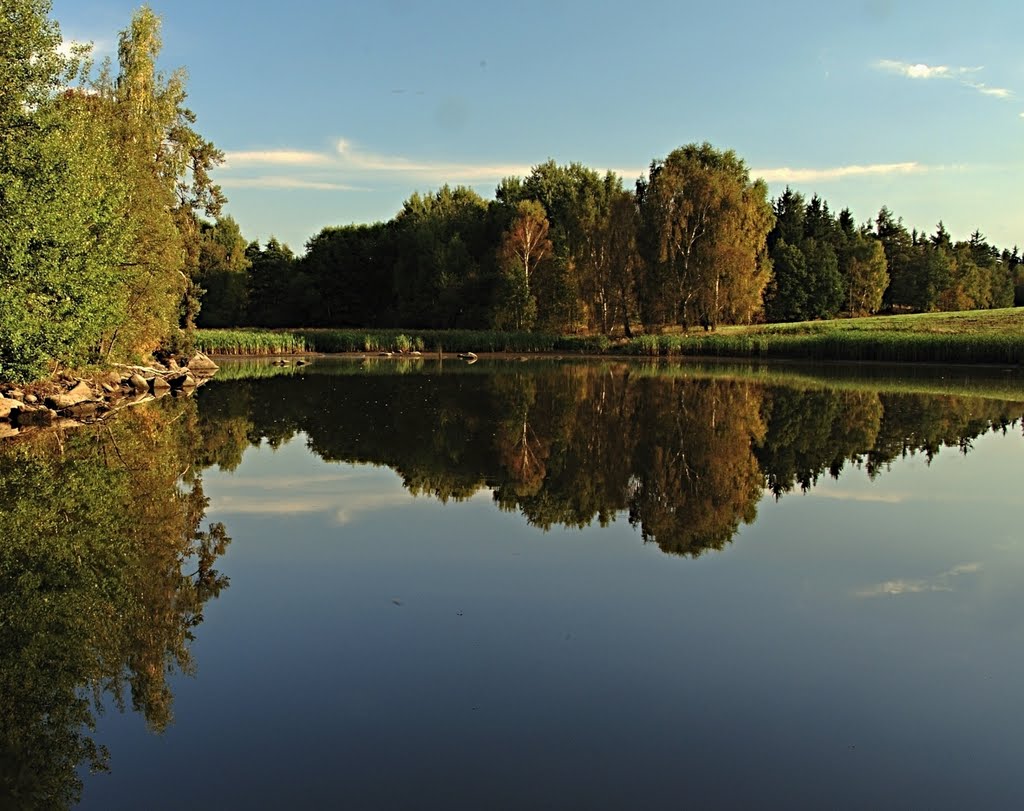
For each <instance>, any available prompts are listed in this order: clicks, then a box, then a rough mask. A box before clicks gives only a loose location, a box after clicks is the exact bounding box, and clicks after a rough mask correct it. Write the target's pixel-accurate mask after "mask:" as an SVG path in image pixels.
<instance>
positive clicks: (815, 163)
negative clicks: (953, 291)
mask: <svg viewBox="0 0 1024 811" xmlns="http://www.w3.org/2000/svg"><path fill="white" fill-rule="evenodd" d="M137 7H138V4H137V3H133V2H128V0H54V2H53V16H54V17H55V19H57V20H58V22H60V24H61V29H62V32H63V33H64V36H65V37H66V38H68V39H76V40H91V41H93V42H94V43H95V45H96V48H97V51H98V53H99V55H100V56H103V55H110V54H115V53H116V42H117V33H118V31H119V30H121V29H122V28H124V27H125V26H126V25H127V23H128V21H129V19H130V17H131V13H132V11H133V10H134V9H135V8H137ZM151 7H152V8H153V9H154V10H155V11H156V12H157V13H158V14H159V15H160V16H161V18H162V19H163V22H164V30H163V35H164V50H163V54H162V58H161V66H162V67H163V68H164V69H166V70H171V69H173V68H176V67H185V68H186V69H187V70H188V74H189V81H188V89H189V104H190V106H191V107H192V109H193V110H194V111H195V112H196V114H197V115H198V123H197V127H198V129H199V131H200V132H201V133H203V135H205V136H206V137H208V138H210V139H211V140H213V141H214V143H216V144H217V146H219V147H220V148H221V149H223V150H224V151H225V152H226V153H227V157H228V160H227V163H226V165H225V166H224V167H222V168H220V169H219V170H218V171H217V173H216V180H217V181H218V182H220V183H221V184H222V185H223V187H224V189H225V191H226V193H227V194H228V197H229V199H230V203H229V205H228V209H227V211H228V213H230V214H232V215H233V216H234V217H235V219H236V220H238V222H239V224H240V225H241V227H242V231H243V233H244V234H245V236H246V237H247V238H248V239H256V238H258V239H260V240H266V239H267V238H268V237H269V236H271V235H276V236H277V237H278V238H280V239H282V240H284V241H286V242H288V243H289V244H290V245H291V246H292V248H293V249H295V250H296V251H297V252H300V253H301V251H302V248H303V245H304V244H305V242H306V240H307V239H308V238H309V237H311V236H312V235H313V234H315V233H316V232H318V231H319V230H320V229H321V228H323V227H324V226H327V225H341V224H347V223H353V222H373V221H377V220H384V219H388V218H390V217H391V216H393V215H394V214H395V212H396V211H398V209H399V208H400V207H401V204H402V201H403V200H405V199H406V198H407V197H408V196H409V194H410V193H411V192H413V191H414V190H419V191H428V190H430V189H436V188H437V187H438V186H440V185H441V184H443V183H445V182H448V183H452V184H456V183H462V184H466V185H472V186H473V187H474V188H476V189H477V190H478V191H479V192H480V193H481V194H483V195H484V196H486V197H490V196H492V195H493V191H494V187H495V185H496V184H497V182H498V180H500V178H501V177H502V176H504V175H508V174H525V173H526V172H528V171H529V169H530V167H531V166H533V165H536V164H538V163H540V162H542V161H544V160H547V159H548V158H554V159H555V160H556V161H558V162H560V163H562V162H570V161H579V162H581V163H584V164H586V165H588V166H591V167H593V168H595V169H602V170H603V169H614V170H617V171H619V172H620V174H622V175H623V177H624V180H625V182H626V184H627V185H632V183H633V182H634V181H635V179H636V177H637V175H638V174H639V173H640V172H642V171H643V170H644V168H645V167H646V166H647V165H648V164H649V163H650V161H651V160H652V159H653V158H661V157H664V156H665V155H666V154H667V153H668V152H670V151H671V150H672V149H674V148H675V147H677V146H681V145H683V144H686V143H690V142H693V141H705V140H706V141H710V142H711V143H712V144H714V145H715V146H716V147H719V148H723V149H724V148H729V149H734V150H736V152H737V153H738V154H739V155H740V156H741V157H742V158H743V159H744V160H745V161H746V163H747V165H748V166H749V167H750V168H751V171H752V174H753V175H757V176H762V177H764V178H765V179H766V180H768V181H769V187H770V189H771V192H772V194H773V195H775V194H778V193H779V192H780V191H781V190H782V189H783V188H784V187H785V185H786V184H787V183H789V185H791V186H793V187H794V188H796V189H798V190H800V191H802V192H804V193H805V194H807V195H808V196H809V195H810V194H811V193H814V192H817V193H818V194H820V195H821V196H823V197H824V198H825V199H826V200H828V201H829V203H830V204H831V205H832V206H833V208H835V209H837V210H838V209H840V208H842V207H844V206H848V207H849V208H850V209H851V210H852V211H853V213H854V215H855V217H856V218H857V220H858V221H864V220H866V219H869V218H872V217H873V216H874V215H875V213H876V212H877V211H878V208H879V207H880V206H881V205H882V204H883V203H884V204H887V205H888V206H889V207H890V208H891V209H893V211H894V212H895V213H896V214H897V215H899V216H901V217H902V218H903V219H904V221H905V222H906V224H907V225H908V227H916V228H920V229H925V230H928V231H931V230H933V229H934V226H935V224H936V223H937V222H938V220H940V219H942V220H943V221H944V222H945V224H946V226H947V228H948V229H949V231H950V232H951V233H952V234H953V236H954V238H957V239H959V238H966V237H967V236H968V235H969V233H970V232H971V231H973V230H974V229H975V228H979V229H981V231H982V232H983V233H984V234H985V235H986V236H987V237H989V239H990V240H991V241H993V242H995V243H996V244H998V245H999V246H1000V247H1011V246H1013V245H1014V244H1020V245H1021V246H1024V202H1022V199H1024V197H1022V194H1021V187H1020V184H1021V179H1022V177H1024V48H1022V46H1021V42H1022V37H1024V3H1021V2H1019V0H975V2H972V3H963V2H956V3H953V2H927V3H926V2H906V1H904V2H897V0H846V1H845V2H842V3H830V2H825V0H818V2H813V3H810V2H776V3H753V2H737V1H736V0H719V1H718V2H715V3H700V4H697V3H686V2H679V1H678V0H676V2H662V1H661V0H632V2H629V3H626V2H620V3H601V2H582V0H562V2H558V0H548V2H535V0H520V1H519V2H501V3H496V2H488V1H487V0H476V1H475V2H470V1H468V0H434V2H430V3H427V2H413V1H412V0H376V1H375V2H370V1H367V2H355V1H354V0H350V1H349V2H328V0H290V2H265V1H264V0H244V1H243V0H216V2H211V1H210V0H202V2H200V0H153V2H152V3H151Z"/></svg>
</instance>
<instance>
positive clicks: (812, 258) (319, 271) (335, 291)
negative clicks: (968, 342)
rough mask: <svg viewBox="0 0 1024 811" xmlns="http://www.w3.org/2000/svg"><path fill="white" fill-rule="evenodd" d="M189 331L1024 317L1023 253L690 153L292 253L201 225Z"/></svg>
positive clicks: (701, 152) (320, 238)
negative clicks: (201, 293)
mask: <svg viewBox="0 0 1024 811" xmlns="http://www.w3.org/2000/svg"><path fill="white" fill-rule="evenodd" d="M203 233H204V237H205V240H206V243H205V244H206V245H207V246H208V249H207V250H206V252H205V253H204V254H203V257H202V259H201V263H200V273H199V284H200V285H201V286H202V287H203V288H204V289H205V290H206V294H205V297H204V299H203V310H202V311H201V312H200V315H199V319H198V323H199V324H200V325H201V326H206V327H227V326H242V325H248V326H260V327H284V326H299V325H301V326H313V327H316V326H321V327H407V328H416V329H429V328H434V329H453V328H464V329H498V330H529V329H537V330H543V331H548V332H560V333H571V332H581V331H588V332H599V333H602V334H623V335H626V336H631V335H632V334H633V331H634V330H635V329H636V328H637V327H638V326H639V327H642V328H643V329H644V330H645V331H648V332H651V331H658V330H661V329H664V328H665V327H669V326H682V327H683V328H688V327H704V328H708V329H713V328H714V327H716V326H717V325H718V324H737V323H750V322H756V321H769V322H776V321H799V320H808V319H817V318H832V317H835V316H837V315H844V314H845V315H850V316H860V315H868V314H872V313H876V312H883V311H889V312H927V311H934V310H962V309H976V308H995V307H1009V306H1013V305H1014V303H1015V302H1016V303H1017V304H1021V303H1024V266H1022V257H1021V255H1020V253H1019V252H1018V249H1017V248H1016V247H1014V248H1013V249H1012V250H1006V249H1003V250H1000V249H999V248H997V247H996V246H994V245H992V244H990V243H989V242H988V240H987V239H986V238H985V237H984V236H983V235H982V234H981V233H980V232H979V231H975V232H974V233H973V234H972V235H971V236H970V239H969V240H966V241H959V242H954V241H953V240H952V237H951V236H950V234H949V233H948V232H947V231H946V229H945V227H944V225H943V224H942V223H941V222H940V223H939V224H938V226H937V227H936V230H935V233H934V234H932V235H928V234H925V233H924V232H919V231H917V230H912V231H911V230H908V228H907V227H906V226H905V225H904V224H903V221H902V220H901V219H899V218H898V217H896V215H894V214H893V213H892V211H890V210H889V209H888V208H887V207H883V208H882V209H881V211H879V213H878V215H877V217H876V218H875V219H874V220H873V221H871V222H866V223H863V224H860V225H858V224H857V223H856V222H855V220H854V217H853V215H852V214H851V212H850V211H849V209H843V210H841V211H840V212H839V213H838V214H836V213H834V212H833V210H832V209H831V208H830V206H829V204H828V202H827V201H825V200H824V199H822V198H821V197H819V196H817V195H815V196H812V197H811V198H810V199H809V200H808V199H807V198H805V197H804V195H802V194H801V193H799V192H797V191H794V190H792V189H790V188H787V189H786V190H785V191H784V192H783V193H782V194H781V195H780V196H779V197H778V198H776V199H774V200H769V198H768V193H767V187H766V186H765V184H764V182H763V181H760V180H753V179H751V177H750V174H749V171H748V169H747V167H746V165H745V163H744V162H743V161H742V160H741V159H740V158H739V157H737V156H736V154H735V153H733V152H731V151H721V150H717V149H715V148H714V147H712V146H711V145H710V144H706V143H705V144H691V145H688V146H684V147H681V148H680V149H677V150H675V151H673V152H672V153H671V154H669V155H668V156H667V157H666V158H664V159H662V160H655V161H653V162H652V163H651V165H650V168H649V170H648V172H647V173H646V175H645V176H644V177H642V178H640V180H639V181H638V182H637V183H636V187H635V189H628V188H626V187H625V186H624V185H623V182H622V179H621V178H619V177H618V176H617V175H615V174H614V173H610V172H608V173H604V174H602V173H599V172H597V171H595V170H593V169H590V168H587V167H585V166H583V165H582V164H579V163H571V164H568V165H559V164H556V163H555V162H554V161H550V160H549V161H547V162H545V163H542V164H540V165H538V166H536V167H534V168H533V170H532V171H531V172H530V174H529V175H528V176H526V177H509V178H506V179H504V180H503V181H501V183H500V184H499V185H498V187H497V189H496V191H495V195H494V199H492V200H485V199H484V198H483V197H481V196H480V195H479V194H478V193H477V192H475V191H474V190H472V189H470V188H467V187H464V186H455V187H452V186H447V185H445V186H442V187H441V188H440V189H439V190H437V191H435V192H431V193H427V194H420V193H418V192H417V193H414V194H412V195H411V196H410V197H409V199H408V200H406V201H405V203H404V204H403V206H402V209H401V211H399V212H398V214H397V215H396V216H395V217H394V218H393V219H391V220H389V221H388V222H382V223H375V224H372V225H348V226H340V227H329V228H325V229H323V230H322V231H321V232H320V233H318V234H316V235H315V236H313V237H312V238H311V239H310V240H309V241H308V242H307V244H306V249H305V253H304V255H302V256H301V257H300V256H296V255H295V254H294V253H293V252H292V251H291V249H290V248H289V247H288V246H287V245H283V244H281V243H280V242H279V241H278V240H276V239H273V238H272V239H270V240H269V241H268V242H266V243H265V244H264V245H262V246H261V245H260V244H259V243H256V242H253V243H249V244H246V242H245V240H244V238H243V237H242V234H241V232H240V230H239V228H238V225H237V224H236V223H235V222H234V221H233V220H231V219H230V218H224V219H220V220H218V221H216V222H215V223H211V224H207V225H205V226H204V232H203Z"/></svg>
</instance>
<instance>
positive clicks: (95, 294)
mask: <svg viewBox="0 0 1024 811" xmlns="http://www.w3.org/2000/svg"><path fill="white" fill-rule="evenodd" d="M49 14H50V2H49V0H4V3H3V4H2V6H0V378H12V379H25V378H33V377H40V376H42V375H44V374H45V373H47V372H48V371H52V370H53V365H54V364H55V363H59V364H64V365H79V364H83V363H91V362H97V361H107V360H118V359H124V358H132V357H145V356H148V355H149V354H150V353H151V352H153V351H154V350H156V349H158V348H163V349H164V350H166V351H180V350H184V349H186V348H187V347H185V346H183V343H182V342H183V340H185V341H187V336H188V328H189V327H190V326H191V325H192V323H193V320H194V317H195V314H196V313H197V312H198V310H199V293H200V288H199V287H198V286H197V285H196V283H195V279H196V276H197V274H198V271H199V261H200V252H201V249H200V243H201V231H202V227H201V219H200V218H201V217H207V218H210V217H217V216H218V215H219V214H220V212H221V207H222V205H223V203H224V202H225V201H224V196H223V195H222V193H221V191H220V189H219V187H218V186H217V185H216V184H214V183H213V182H212V181H211V179H210V170H211V169H212V168H213V167H215V166H216V165H217V164H218V163H219V162H220V161H221V160H222V157H223V156H222V154H221V153H220V152H219V151H218V150H217V149H216V147H214V145H213V144H212V143H210V142H209V141H208V140H206V139H204V138H203V137H202V136H201V135H200V134H199V133H198V132H197V131H196V129H195V128H194V126H193V125H194V123H195V116H194V115H193V113H192V112H191V111H190V110H189V109H188V108H187V107H186V106H185V98H186V92H185V76H184V73H183V72H182V71H180V70H179V71H175V72H173V73H170V74H165V73H163V72H161V71H159V70H158V69H157V64H156V63H157V58H158V56H159V53H160V49H161V38H160V20H159V18H158V17H157V16H156V15H155V14H154V13H153V12H152V10H150V9H149V8H146V7H143V8H141V9H140V10H139V11H138V12H136V13H135V14H134V16H133V17H132V19H131V21H130V23H129V25H128V27H127V28H126V29H125V30H124V31H122V32H121V34H120V37H119V41H118V49H117V60H116V64H114V63H112V62H111V61H110V60H106V61H105V62H104V63H103V64H101V65H94V64H93V63H92V62H91V60H90V58H89V50H88V48H87V47H75V48H72V49H71V52H70V54H68V53H66V51H65V49H64V47H63V44H64V43H63V39H62V37H61V34H60V29H59V26H58V25H57V23H56V22H55V21H53V20H51V19H50V17H49ZM183 328H184V329H183Z"/></svg>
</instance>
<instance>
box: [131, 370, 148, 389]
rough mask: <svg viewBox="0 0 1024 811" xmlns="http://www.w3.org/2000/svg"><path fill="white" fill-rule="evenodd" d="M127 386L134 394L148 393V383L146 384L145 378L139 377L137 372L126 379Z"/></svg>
mask: <svg viewBox="0 0 1024 811" xmlns="http://www.w3.org/2000/svg"><path fill="white" fill-rule="evenodd" d="M128 385H129V386H131V387H132V389H134V390H135V391H136V392H144V391H149V383H147V382H146V378H144V377H143V376H142V375H140V374H139V373H138V372H136V373H135V374H133V375H132V376H131V377H129V378H128Z"/></svg>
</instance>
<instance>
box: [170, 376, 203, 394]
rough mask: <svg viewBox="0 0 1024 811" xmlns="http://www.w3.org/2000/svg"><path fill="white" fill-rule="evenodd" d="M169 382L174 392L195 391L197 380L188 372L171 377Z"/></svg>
mask: <svg viewBox="0 0 1024 811" xmlns="http://www.w3.org/2000/svg"><path fill="white" fill-rule="evenodd" d="M167 382H168V383H169V384H170V386H171V389H172V390H174V391H178V390H179V389H194V388H195V387H196V379H195V378H194V377H192V375H190V374H189V373H188V372H181V373H180V374H176V375H171V376H170V377H168V378H167Z"/></svg>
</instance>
